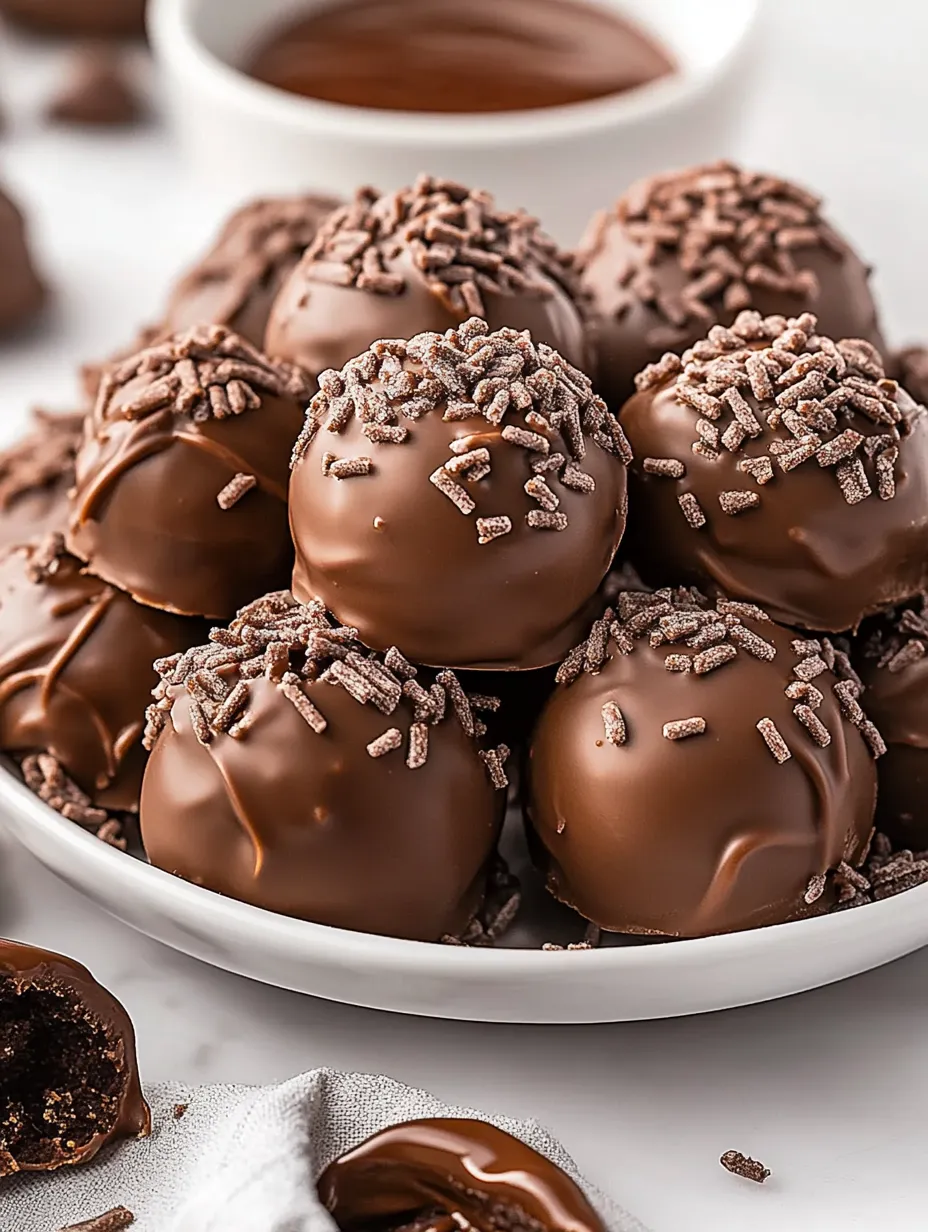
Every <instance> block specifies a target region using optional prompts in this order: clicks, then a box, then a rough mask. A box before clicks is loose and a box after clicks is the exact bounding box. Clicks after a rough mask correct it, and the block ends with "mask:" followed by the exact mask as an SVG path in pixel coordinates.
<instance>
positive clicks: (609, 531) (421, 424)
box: [290, 318, 628, 669]
mask: <svg viewBox="0 0 928 1232" xmlns="http://www.w3.org/2000/svg"><path fill="white" fill-rule="evenodd" d="M320 382H321V385H322V389H321V391H320V392H319V393H318V394H317V395H316V397H315V398H314V400H313V402H312V404H311V406H310V410H309V413H308V415H307V420H306V430H305V431H304V433H303V436H302V437H301V439H300V441H299V442H298V444H297V448H296V450H295V453H294V469H293V477H292V481H291V489H290V524H291V528H292V531H293V538H294V542H295V545H296V567H295V571H294V577H293V591H294V594H295V595H296V596H297V598H300V599H303V600H308V599H309V598H311V597H313V596H316V595H318V596H319V597H320V598H321V599H322V600H323V601H324V602H325V603H326V604H327V605H328V606H329V607H330V608H331V609H332V611H334V612H335V613H336V614H337V616H338V618H339V619H340V620H342V621H344V622H345V623H346V624H349V625H352V626H354V627H356V628H357V629H358V631H359V636H360V638H361V640H362V641H363V642H364V643H365V644H366V645H368V646H372V647H373V648H374V649H376V650H385V649H386V648H387V647H388V646H391V645H397V646H402V647H403V649H404V651H405V652H406V653H407V654H408V655H409V656H410V658H412V659H413V660H414V661H416V662H420V663H430V664H435V665H438V666H442V667H455V668H504V669H511V668H519V669H524V668H532V667H540V666H543V665H545V664H549V663H552V662H555V661H557V660H558V659H560V658H561V657H562V656H563V655H564V654H565V653H566V651H567V650H568V649H569V647H570V645H571V644H572V643H573V641H575V640H576V637H577V636H578V634H579V631H580V630H581V629H582V628H583V627H584V626H585V625H586V624H587V623H588V621H589V615H588V614H587V605H588V603H589V602H590V600H591V599H592V598H593V596H594V594H595V592H596V589H597V587H598V586H599V584H600V582H601V581H602V579H603V576H604V575H605V573H606V571H607V569H608V568H609V564H610V562H611V560H612V557H613V555H614V553H615V550H616V548H617V546H618V544H619V541H620V539H621V537H622V532H623V529H624V526H625V496H626V491H625V485H626V479H625V466H624V465H623V462H625V461H627V459H628V452H627V442H626V441H625V439H624V437H623V436H622V433H621V429H620V428H619V426H618V423H617V421H616V420H615V418H614V417H613V416H611V415H610V414H609V413H608V412H607V411H606V408H605V407H604V405H603V404H602V402H601V401H600V400H599V399H598V398H596V397H595V395H594V394H593V393H592V391H591V388H590V383H589V381H588V380H587V378H586V377H585V376H583V375H582V374H581V373H580V372H578V371H577V370H576V369H574V368H572V367H571V366H570V365H569V364H567V363H565V361H564V360H563V359H561V357H560V356H559V355H558V354H557V353H556V352H554V351H552V350H551V348H550V347H547V346H545V345H544V344H538V345H536V344H535V343H534V342H533V341H532V340H531V339H530V338H529V336H528V335H527V334H522V333H517V332H516V331H514V330H500V331H497V332H495V333H490V332H488V330H487V326H486V323H485V322H483V321H480V320H477V319H476V318H474V319H473V320H472V321H469V322H467V323H465V325H463V326H462V327H461V328H460V329H458V330H449V331H448V332H447V333H446V334H444V335H440V334H420V335H417V336H416V337H414V338H413V339H411V340H410V341H409V342H403V341H401V340H391V341H388V342H382V343H378V344H375V346H374V347H373V349H372V350H370V351H367V352H365V353H364V354H363V355H361V356H359V357H358V358H357V359H355V360H352V361H351V363H349V364H347V365H346V366H345V367H344V368H343V369H342V370H341V372H339V373H337V372H326V373H323V374H322V376H321V377H320Z"/></svg>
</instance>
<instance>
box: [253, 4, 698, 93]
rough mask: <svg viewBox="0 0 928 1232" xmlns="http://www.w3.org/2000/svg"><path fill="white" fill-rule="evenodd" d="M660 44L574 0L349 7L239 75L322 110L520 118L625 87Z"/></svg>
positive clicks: (320, 17)
mask: <svg viewBox="0 0 928 1232" xmlns="http://www.w3.org/2000/svg"><path fill="white" fill-rule="evenodd" d="M674 67H675V66H674V63H673V60H672V59H671V58H670V56H669V55H668V53H667V52H666V51H665V50H664V48H663V47H661V46H659V45H658V44H657V43H655V42H654V40H653V39H651V38H650V37H648V36H647V35H646V34H644V33H643V32H642V31H641V30H639V29H637V28H636V27H635V26H634V25H632V24H631V23H630V22H628V21H626V20H624V19H623V18H622V17H620V16H619V14H618V13H616V12H614V11H611V10H609V9H606V8H604V7H602V6H600V5H594V4H586V3H581V2H579V0H566V2H564V0H507V3H505V4H501V3H499V0H471V2H470V3H468V4H466V5H463V4H462V5H455V4H452V3H449V2H448V0H351V2H350V3H347V4H329V5H326V6H325V7H324V8H321V9H319V10H318V11H316V12H314V13H311V14H310V15H309V16H307V17H304V18H301V19H300V20H298V21H296V22H295V23H293V24H292V25H289V26H287V27H285V28H284V29H283V30H280V31H278V32H277V33H276V34H274V36H273V37H272V38H271V39H270V41H269V42H267V43H266V44H265V45H264V46H263V47H262V48H261V49H260V50H259V51H258V53H257V54H256V55H255V57H254V58H253V59H252V61H251V63H250V64H249V65H248V71H249V72H250V73H251V74H252V76H254V77H257V78H258V80H259V81H264V82H267V84H268V85H272V86H276V87H277V88H278V89H280V90H287V91H289V92H290V93H291V94H302V95H306V96H307V97H309V98H316V99H323V100H324V101H326V102H332V103H341V104H345V105H347V106H350V107H373V108H377V109H381V110H387V111H426V112H452V113H454V112H456V113H463V114H466V113H474V112H492V111H526V110H530V109H535V108H539V107H557V106H562V105H563V104H566V103H580V102H585V101H587V100H589V99H595V98H604V97H607V96H608V95H612V94H621V93H623V92H624V91H626V90H634V89H636V88H637V87H639V86H643V85H646V84H647V83H648V82H650V81H654V80H655V79H657V78H659V77H664V76H666V75H667V74H668V73H672V72H673V71H674Z"/></svg>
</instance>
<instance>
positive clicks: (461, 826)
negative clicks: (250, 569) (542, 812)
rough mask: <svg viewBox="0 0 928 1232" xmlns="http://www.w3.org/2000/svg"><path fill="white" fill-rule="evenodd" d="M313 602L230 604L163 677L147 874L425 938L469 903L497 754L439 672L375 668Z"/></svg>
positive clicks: (148, 792) (456, 688)
mask: <svg viewBox="0 0 928 1232" xmlns="http://www.w3.org/2000/svg"><path fill="white" fill-rule="evenodd" d="M352 633H353V630H349V629H346V628H344V627H343V626H336V625H334V624H333V623H332V621H331V620H329V619H328V618H327V616H326V614H325V612H324V610H323V609H322V607H321V605H320V604H314V605H312V606H310V607H304V606H302V605H300V604H296V603H294V601H293V599H292V598H291V596H289V595H288V594H283V593H281V594H278V595H271V596H267V597H266V598H265V599H262V600H259V601H257V602H255V603H253V604H251V605H250V606H249V607H247V608H245V609H243V611H242V612H241V613H240V614H239V616H238V618H237V619H236V620H235V621H233V623H232V625H231V627H230V629H228V630H218V631H216V632H215V633H214V634H213V635H212V636H213V638H214V641H213V642H212V643H210V645H208V646H204V647H200V648H198V649H197V650H194V651H192V652H191V653H190V654H188V655H185V656H177V658H176V659H175V660H174V661H169V662H167V663H164V664H161V665H160V666H161V670H162V677H163V680H162V685H161V686H160V688H159V689H158V691H157V693H156V697H157V701H156V703H155V705H154V706H153V707H152V710H151V712H150V725H149V729H148V733H147V742H148V743H149V744H151V745H152V746H153V748H152V754H151V758H150V760H149V763H148V768H147V770H146V774H145V782H144V785H143V789H142V807H141V826H142V837H143V840H144V843H145V849H146V851H147V852H148V855H149V858H150V859H151V861H152V863H153V864H156V865H157V866H158V867H159V868H163V869H166V870H167V871H169V872H173V873H177V874H178V875H179V876H181V877H184V878H186V879H187V880H189V881H193V882H195V883H196V884H197V885H203V886H206V887H207V888H208V889H212V890H217V891H219V892H220V893H223V894H227V895H230V896H231V897H233V898H239V899H242V900H243V901H245V902H249V903H254V904H255V905H256V906H259V907H265V908H267V909H268V910H271V911H279V912H282V913H283V914H285V915H293V916H299V917H301V918H303V919H308V920H314V921H316V922H317V923H320V924H330V925H333V926H335V927H339V928H350V929H355V930H357V931H359V932H370V933H382V934H386V935H389V936H395V937H410V938H414V939H418V940H422V941H437V940H438V939H439V938H441V937H442V936H443V935H445V934H449V935H458V934H460V933H461V932H462V931H463V930H464V929H465V928H466V926H467V924H468V923H469V922H470V920H471V917H472V916H473V914H474V912H475V911H476V910H477V909H478V908H479V907H480V905H481V902H482V899H483V895H484V890H485V886H486V878H487V873H488V871H489V868H490V864H491V861H492V857H493V854H494V852H495V847H496V840H497V837H498V834H499V829H500V825H501V823H502V817H503V812H504V809H505V801H506V793H505V787H506V786H507V779H506V775H505V772H504V769H503V765H504V762H505V760H506V758H507V757H508V750H507V749H505V747H500V748H498V749H490V748H488V747H486V746H485V745H484V744H483V743H482V738H481V735H480V733H482V732H483V730H484V729H483V723H482V720H481V719H480V718H479V717H478V708H479V709H482V708H484V707H486V708H491V707H495V705H496V702H495V700H494V699H490V698H485V697H478V698H468V696H467V695H466V694H465V693H464V690H463V689H462V687H461V685H460V683H459V682H458V680H457V678H456V677H455V676H454V675H453V674H452V673H451V672H442V673H439V674H438V676H437V677H436V676H435V675H434V674H433V673H430V674H428V676H426V675H425V674H422V675H420V674H419V673H418V672H417V670H416V669H415V668H413V667H412V666H411V665H410V664H409V662H408V661H407V660H406V659H405V658H404V657H403V656H402V655H401V654H399V653H398V652H397V651H396V650H391V651H390V652H389V653H388V654H387V655H386V656H371V655H370V654H369V652H368V651H367V650H366V649H365V648H363V647H362V646H360V645H359V644H358V643H356V642H354V641H353V640H352V636H351V635H352Z"/></svg>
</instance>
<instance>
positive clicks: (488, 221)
mask: <svg viewBox="0 0 928 1232" xmlns="http://www.w3.org/2000/svg"><path fill="white" fill-rule="evenodd" d="M574 289H575V281H574V276H573V267H572V261H571V258H569V257H568V256H567V255H566V254H565V253H562V252H561V251H560V250H559V249H558V248H557V246H556V245H555V243H554V241H553V240H551V239H549V238H548V236H546V235H545V234H544V232H543V231H541V229H540V228H539V225H538V222H537V220H536V219H534V218H532V217H530V216H529V215H528V214H526V213H525V212H524V211H521V210H515V211H504V210H500V209H498V208H497V206H496V204H495V202H494V201H493V198H492V197H491V196H490V195H489V194H488V193H485V192H479V191H476V190H472V189H468V188H465V187H463V186H462V185H459V184H453V183H451V182H449V181H447V180H438V179H434V178H433V177H431V176H422V177H421V179H420V180H419V181H418V182H417V183H416V184H415V186H414V187H412V188H406V189H402V190H401V191H400V192H396V193H389V194H387V195H384V196H381V195H380V194H379V193H377V192H376V190H374V189H371V188H364V189H361V190H360V191H359V193H358V194H357V196H356V198H355V200H354V202H353V203H352V204H351V205H346V206H343V207H342V208H341V209H339V210H336V212H335V213H334V214H332V215H331V216H330V217H329V218H328V219H327V220H326V221H325V222H324V223H323V225H322V226H321V227H320V228H319V234H318V235H317V236H316V239H315V241H314V242H313V244H312V246H311V247H310V248H309V249H308V250H307V252H306V254H305V256H304V257H303V259H302V260H301V261H300V263H299V265H298V266H297V267H296V269H295V270H294V271H293V273H292V274H291V275H290V277H289V279H288V280H287V282H286V283H285V284H284V286H283V289H282V290H281V292H280V295H279V296H278V297H277V301H276V303H275V304H274V308H273V310H272V312H271V317H270V321H269V322H268V328H267V335H266V337H265V350H266V351H267V353H268V354H269V355H279V356H281V357H282V358H283V359H288V360H290V361H291V362H292V363H295V364H299V365H300V366H301V367H303V368H305V369H306V370H307V372H309V373H310V374H311V375H312V376H313V377H316V376H318V374H319V373H320V372H324V371H325V370H326V369H328V368H341V367H342V365H343V364H346V363H347V362H348V360H350V359H351V358H352V357H353V356H355V355H358V354H359V353H360V352H361V351H364V350H365V349H366V348H367V347H369V346H370V345H371V344H372V343H373V342H374V341H376V340H377V339H378V338H411V337H412V336H413V334H418V333H421V332H423V331H425V330H434V331H437V332H443V331H444V330H446V329H449V328H451V327H453V326H456V325H460V324H461V323H462V322H463V321H465V320H467V318H468V317H472V316H478V317H482V318H483V319H484V320H486V321H487V322H489V325H490V328H491V329H494V330H495V329H499V328H500V327H501V326H509V327H511V328H513V329H527V330H530V331H531V334H532V337H533V338H534V339H535V341H536V342H545V343H547V344H548V345H550V346H552V347H554V348H555V349H556V350H558V351H560V353H561V354H562V355H563V356H564V357H565V359H567V360H569V361H570V362H571V363H572V364H576V365H577V366H578V367H581V368H582V367H584V366H585V363H586V357H587V351H586V340H585V336H584V328H583V324H582V322H581V319H580V315H579V313H578V311H577V308H576V306H575V303H574V299H573V290H574Z"/></svg>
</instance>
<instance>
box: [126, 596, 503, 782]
mask: <svg viewBox="0 0 928 1232" xmlns="http://www.w3.org/2000/svg"><path fill="white" fill-rule="evenodd" d="M155 670H156V671H157V672H158V674H159V676H160V677H161V680H160V682H159V684H158V685H157V686H156V688H155V690H154V693H153V696H154V699H155V700H154V702H153V703H152V705H151V706H149V708H148V712H147V716H146V717H147V720H148V722H147V726H146V729H145V736H144V741H143V743H144V744H145V747H146V748H147V749H151V748H152V747H153V746H154V744H155V742H156V741H157V739H158V737H159V736H160V734H161V732H162V731H163V729H164V727H165V726H166V724H167V722H168V716H169V714H170V712H171V709H172V708H173V705H174V701H175V700H176V698H177V696H178V694H179V692H180V690H182V689H183V690H184V691H185V692H186V693H187V695H188V698H189V700H188V706H189V713H190V722H191V725H192V726H193V729H194V732H195V734H196V737H197V739H198V740H199V741H200V743H201V744H210V743H211V742H212V741H213V740H214V739H216V738H217V737H218V736H222V735H228V736H230V737H232V738H233V739H236V738H237V739H243V738H247V733H248V726H249V722H250V719H249V705H250V701H251V686H252V682H253V681H254V680H256V679H258V678H259V677H264V678H265V679H267V680H270V681H274V682H276V684H277V688H278V689H279V690H280V692H281V694H282V695H283V696H284V697H285V698H286V699H287V701H289V702H290V703H291V704H292V705H293V707H294V708H295V709H296V711H297V713H298V714H299V715H300V716H301V718H302V719H303V720H304V721H305V722H306V723H307V725H308V726H309V727H311V728H312V730H313V731H315V732H316V733H318V734H322V733H324V732H325V731H326V730H327V721H326V718H325V715H324V714H323V713H322V712H321V711H320V709H319V708H318V707H317V706H316V704H315V702H314V701H312V700H310V698H309V697H308V695H307V693H306V690H305V685H306V683H307V682H319V683H324V684H328V685H331V686H332V687H333V688H341V689H343V690H344V691H345V692H346V693H348V695H349V696H350V697H352V698H353V699H354V700H355V701H356V702H357V703H358V704H359V705H369V706H373V707H374V709H376V710H378V711H379V712H380V713H381V714H383V715H385V716H387V717H390V716H392V715H393V714H395V713H396V712H397V710H398V708H399V707H400V705H401V703H402V701H403V699H404V698H406V699H408V700H409V702H410V703H411V704H412V706H413V709H414V713H413V722H412V723H411V725H410V728H409V738H408V745H407V755H406V765H407V766H408V767H409V769H411V770H415V769H418V768H419V767H421V766H423V765H424V764H425V762H426V760H427V758H428V745H429V728H430V727H431V726H433V725H435V724H437V723H440V722H443V721H445V720H446V719H447V718H448V717H449V716H453V717H454V718H455V719H456V720H457V722H458V723H459V724H460V726H461V728H462V729H463V731H464V733H465V735H467V736H468V737H471V738H474V737H476V736H478V735H480V734H482V730H483V725H482V724H480V723H478V721H477V720H475V719H474V716H473V710H474V709H481V710H495V709H496V708H497V707H498V705H499V701H498V699H497V698H495V697H486V696H482V695H478V696H475V697H474V698H473V700H472V699H471V698H470V697H469V696H468V694H467V693H465V691H464V689H463V688H462V687H461V683H460V681H459V680H458V678H457V676H456V675H455V674H454V672H451V671H442V672H439V673H438V676H437V678H436V681H435V683H434V684H433V685H432V686H431V688H430V689H428V690H426V689H425V688H423V687H422V685H421V684H420V683H419V681H418V680H417V679H416V677H417V674H418V672H417V669H416V668H414V667H413V666H412V665H411V664H410V663H408V662H407V660H406V659H405V657H404V656H403V655H402V654H401V653H400V652H399V651H398V650H397V649H396V648H395V647H393V648H391V649H390V650H389V651H388V652H387V653H386V654H385V655H382V656H381V655H377V654H374V653H373V652H371V651H369V650H367V649H366V648H365V647H364V646H362V645H361V644H360V643H359V642H358V641H357V630H356V629H352V628H349V627H347V626H344V625H339V624H338V623H337V622H336V621H335V619H334V617H333V616H331V614H330V613H328V612H327V611H326V609H325V607H324V605H323V604H322V603H321V602H319V600H314V601H313V602H312V603H311V604H305V605H304V604H301V603H297V602H296V601H295V600H294V598H293V596H292V595H291V594H290V593H289V591H279V592H277V593H275V594H270V595H265V596H264V597H263V598H261V599H258V600H256V601H255V602H254V603H250V604H249V605H248V606H247V607H244V608H242V610H241V611H240V612H239V613H238V615H237V616H236V618H235V619H234V620H233V621H232V622H231V624H230V625H229V626H228V628H219V629H213V630H212V632H211V633H210V641H209V643H208V644H207V645H205V646H196V647H194V648H193V649H192V650H188V651H186V652H185V653H184V654H176V655H171V656H170V657H169V658H167V659H161V660H159V661H158V662H156V663H155ZM317 696H318V695H317ZM449 703H450V704H449ZM402 741H403V737H402V733H401V732H400V730H399V729H398V728H396V727H391V728H388V729H387V730H386V731H384V732H383V734H382V735H380V736H379V737H377V739H376V740H373V741H371V743H370V744H369V745H368V746H367V751H368V753H369V754H370V756H371V757H375V758H376V757H382V756H384V755H385V754H387V753H389V752H391V751H393V750H394V749H398V748H399V747H400V746H401V745H402ZM504 747H505V746H502V745H501V746H500V748H499V749H498V750H494V751H491V752H490V753H488V754H486V755H485V756H484V754H483V752H482V751H481V750H477V751H478V753H479V755H480V756H481V757H482V758H483V760H484V761H485V763H486V765H487V769H488V773H489V774H490V777H491V778H492V779H493V781H494V783H496V785H497V786H499V785H500V784H499V783H498V782H497V780H498V779H499V778H500V775H501V774H502V764H503V762H504V761H505V758H506V757H507V756H508V750H507V751H506V754H505V756H504V755H503V749H504ZM494 759H495V760H494ZM502 777H505V776H504V775H503V776H502Z"/></svg>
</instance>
